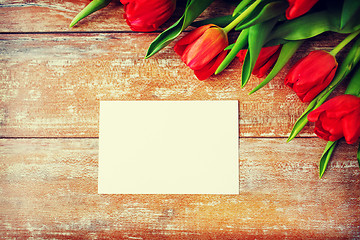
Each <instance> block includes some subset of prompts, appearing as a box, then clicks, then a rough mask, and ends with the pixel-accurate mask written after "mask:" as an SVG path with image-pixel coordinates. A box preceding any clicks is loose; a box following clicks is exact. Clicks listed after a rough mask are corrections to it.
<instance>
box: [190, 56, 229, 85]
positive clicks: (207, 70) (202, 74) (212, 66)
mask: <svg viewBox="0 0 360 240" xmlns="http://www.w3.org/2000/svg"><path fill="white" fill-rule="evenodd" d="M226 53H227V51H223V52H221V53H220V54H219V55H218V56H217V57H216V58H214V59H213V60H212V61H211V62H209V63H208V64H207V65H206V66H205V67H203V68H202V69H200V70H194V73H195V75H196V77H197V78H198V79H199V80H205V79H207V78H209V77H210V76H211V75H213V74H214V73H215V71H216V69H217V68H218V67H219V66H220V64H221V62H222V61H223V60H224V58H225V57H226Z"/></svg>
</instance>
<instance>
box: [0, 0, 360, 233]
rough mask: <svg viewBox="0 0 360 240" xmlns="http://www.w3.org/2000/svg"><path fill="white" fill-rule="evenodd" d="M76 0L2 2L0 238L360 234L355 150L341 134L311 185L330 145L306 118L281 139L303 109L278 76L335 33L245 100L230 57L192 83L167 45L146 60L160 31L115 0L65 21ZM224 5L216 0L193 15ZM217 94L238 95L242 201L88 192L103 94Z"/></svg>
mask: <svg viewBox="0 0 360 240" xmlns="http://www.w3.org/2000/svg"><path fill="white" fill-rule="evenodd" d="M86 2H87V1H85V0H83V1H69V0H67V1H50V0H44V1H36V0H35V1H15V0H4V1H1V3H0V4H1V5H0V16H1V18H0V22H1V27H0V39H1V41H0V49H1V50H0V53H1V58H0V59H1V60H0V69H1V71H0V85H1V88H0V104H1V105H0V106H1V108H0V137H1V138H0V156H1V158H0V170H1V171H0V203H1V204H0V238H2V239H3V238H4V239H13V238H19V239H26V238H29V239H49V238H51V239H106V238H107V239H108V238H113V239H239V238H240V239H254V238H256V239H264V238H267V239H274V238H281V239H284V238H285V239H301V238H315V239H324V238H326V239H334V238H336V239H357V238H360V218H359V215H360V171H359V167H358V165H357V161H356V145H347V144H346V143H344V142H342V141H341V143H340V145H339V147H338V148H337V151H336V152H335V155H334V157H333V158H332V160H331V162H330V166H329V169H328V171H327V172H326V173H325V176H324V177H323V179H321V180H319V179H318V160H319V158H320V156H321V154H322V151H323V148H324V146H325V145H326V142H325V141H323V140H320V139H318V138H317V137H316V136H315V135H314V134H313V133H312V125H309V126H307V127H306V128H305V129H304V130H303V131H302V132H301V134H300V135H299V137H298V138H296V139H294V140H293V141H292V142H290V143H286V137H287V136H288V134H289V133H290V131H291V128H292V126H293V124H294V123H295V121H296V119H297V118H298V117H299V116H300V114H301V113H302V111H303V110H304V109H305V108H306V104H302V103H301V102H300V101H299V100H298V98H297V97H296V95H295V94H294V93H293V92H292V91H291V90H290V89H288V88H286V87H285V86H284V85H283V79H284V76H285V73H286V72H287V71H288V70H289V68H290V66H291V65H292V64H293V63H294V62H295V61H296V60H297V59H300V58H301V57H302V56H304V55H305V54H307V53H308V52H309V51H311V50H314V49H318V48H321V49H331V48H332V47H334V46H335V45H336V44H337V43H338V42H339V41H341V39H342V38H343V36H342V35H337V34H325V35H323V36H320V37H317V38H315V39H313V40H312V41H309V42H306V43H305V44H304V45H303V46H302V47H301V48H300V49H299V51H298V53H297V54H296V56H294V58H293V59H292V60H291V62H290V63H289V64H288V65H287V66H286V67H285V69H284V70H283V71H282V72H281V73H280V74H279V76H277V77H276V78H275V79H274V80H273V81H272V82H271V83H270V84H268V85H267V86H266V87H265V88H264V89H262V90H260V91H259V92H257V93H255V94H253V95H250V96H248V92H249V91H250V90H251V89H252V88H253V87H255V86H256V85H257V84H258V83H259V82H260V81H261V79H257V78H254V77H253V78H251V80H250V82H249V84H248V85H247V86H246V87H245V88H244V89H241V87H240V81H239V79H240V73H241V65H240V63H239V62H237V61H235V62H234V63H232V64H231V66H230V67H229V68H228V69H226V71H224V72H223V73H222V74H220V75H219V76H216V77H212V78H211V79H210V80H209V81H198V80H197V79H196V78H195V77H194V75H193V73H192V71H191V70H190V69H188V68H187V67H186V66H184V64H183V63H182V62H181V61H180V59H179V57H178V56H177V55H176V54H174V52H173V49H172V46H173V44H171V45H170V46H169V47H167V48H166V49H164V50H163V51H162V52H160V53H159V54H157V55H155V56H154V57H152V58H150V59H148V60H144V59H143V57H144V55H145V52H146V49H147V47H148V46H149V44H150V43H151V41H152V40H153V39H154V38H155V37H156V36H157V33H133V32H131V31H130V29H129V28H128V26H127V25H126V24H125V22H124V20H123V19H122V13H123V7H122V5H121V4H119V3H117V2H114V3H111V4H110V6H109V7H108V8H107V9H106V10H103V11H100V12H97V13H95V14H94V15H92V16H91V17H89V18H88V19H86V20H84V21H82V22H81V23H80V24H79V25H78V26H77V27H75V28H73V29H69V28H68V27H67V26H68V24H69V23H70V21H71V19H72V18H73V17H74V16H75V15H76V13H77V12H78V11H79V10H80V9H82V8H83V7H84V6H85V4H86ZM232 9H233V8H232V7H231V6H229V5H228V4H227V3H225V2H221V1H216V2H215V3H214V4H212V5H211V7H210V8H209V9H208V10H206V12H205V13H203V14H202V15H201V16H200V18H201V19H203V18H206V17H208V16H214V15H216V14H228V13H231V10H232ZM175 15H176V16H179V15H180V10H178V12H177V13H176V14H175ZM176 16H175V17H174V18H173V19H171V20H170V21H169V22H168V23H166V24H165V27H166V26H169V25H170V24H171V22H173V21H174V20H176ZM341 57H342V56H340V58H341ZM343 90H344V87H340V88H339V89H338V90H337V91H336V92H335V93H334V94H335V95H336V94H340V93H342V92H343ZM220 99H221V100H225V99H231V100H239V106H240V107H239V108H240V115H239V119H240V126H239V131H240V143H239V152H240V154H239V164H240V179H239V181H240V194H239V195H236V196H234V195H99V194H97V166H98V139H97V138H98V120H99V119H98V113H99V101H100V100H220Z"/></svg>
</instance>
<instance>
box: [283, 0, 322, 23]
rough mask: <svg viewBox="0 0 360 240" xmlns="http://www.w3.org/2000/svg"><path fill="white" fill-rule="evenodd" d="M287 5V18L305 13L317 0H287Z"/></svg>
mask: <svg viewBox="0 0 360 240" xmlns="http://www.w3.org/2000/svg"><path fill="white" fill-rule="evenodd" d="M288 2H289V7H288V9H286V12H285V14H286V18H287V19H288V20H291V19H294V18H297V17H299V16H301V15H303V14H305V13H307V12H308V11H309V10H310V9H311V8H312V7H313V6H314V5H315V3H317V2H318V0H288Z"/></svg>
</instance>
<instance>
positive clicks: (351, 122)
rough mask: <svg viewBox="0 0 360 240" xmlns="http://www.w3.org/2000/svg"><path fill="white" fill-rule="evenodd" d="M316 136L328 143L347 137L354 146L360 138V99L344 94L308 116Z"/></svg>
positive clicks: (348, 141) (347, 140)
mask: <svg viewBox="0 0 360 240" xmlns="http://www.w3.org/2000/svg"><path fill="white" fill-rule="evenodd" d="M307 118H308V120H309V121H310V122H315V130H314V131H315V134H316V135H317V136H318V137H320V138H322V139H324V140H327V141H337V140H338V139H340V138H342V137H345V140H346V142H347V143H348V144H353V143H355V142H356V140H357V139H358V138H359V137H360V97H357V96H354V95H349V94H344V95H340V96H337V97H334V98H332V99H330V100H329V101H327V102H325V103H324V104H322V105H321V106H320V107H318V108H317V109H315V110H314V111H312V112H310V113H309V115H308V117H307Z"/></svg>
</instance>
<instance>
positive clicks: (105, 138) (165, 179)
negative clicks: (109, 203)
mask: <svg viewBox="0 0 360 240" xmlns="http://www.w3.org/2000/svg"><path fill="white" fill-rule="evenodd" d="M238 116H239V115H238V102H237V101H101V102H100V127H99V128H100V130H99V171H98V174H99V175H98V192H99V193H100V194H238V193H239V166H238V147H239V145H238V139H239V136H238V133H239V130H238Z"/></svg>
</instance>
